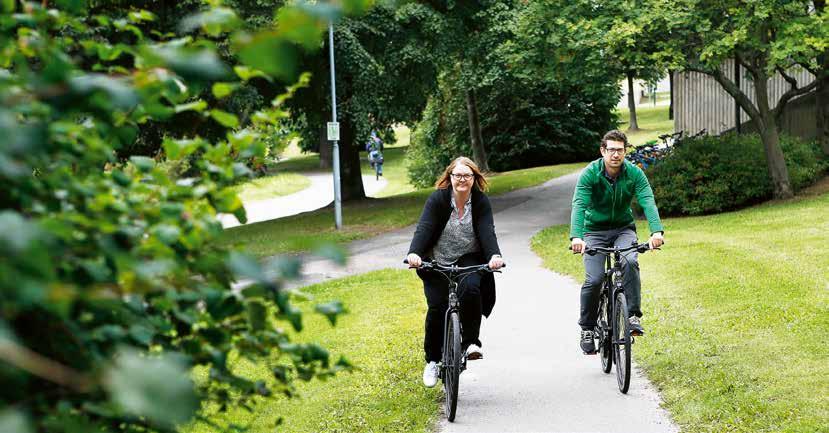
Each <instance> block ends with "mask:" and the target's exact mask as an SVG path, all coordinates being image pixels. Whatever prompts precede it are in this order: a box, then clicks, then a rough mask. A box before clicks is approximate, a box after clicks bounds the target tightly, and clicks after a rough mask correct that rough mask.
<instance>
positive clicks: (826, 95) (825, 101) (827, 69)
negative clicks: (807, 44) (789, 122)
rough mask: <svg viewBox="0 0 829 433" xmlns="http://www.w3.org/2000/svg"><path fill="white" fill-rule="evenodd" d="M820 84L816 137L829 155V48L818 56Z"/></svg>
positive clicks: (817, 95)
mask: <svg viewBox="0 0 829 433" xmlns="http://www.w3.org/2000/svg"><path fill="white" fill-rule="evenodd" d="M818 65H819V67H818V74H819V75H818V77H817V80H819V81H818V85H817V89H816V90H815V107H816V111H815V120H816V123H815V133H816V135H815V137H816V138H817V140H818V142H820V145H821V147H822V148H823V154H824V155H826V156H829V50H826V51H825V52H824V53H823V55H822V56H818ZM820 75H822V77H821V76H820Z"/></svg>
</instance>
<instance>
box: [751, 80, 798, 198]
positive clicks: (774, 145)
mask: <svg viewBox="0 0 829 433" xmlns="http://www.w3.org/2000/svg"><path fill="white" fill-rule="evenodd" d="M759 71H763V69H759ZM753 75H754V92H755V100H756V101H757V109H758V111H759V113H760V118H759V119H754V123H755V125H756V127H757V131H759V132H760V139H761V140H762V141H763V149H764V150H765V152H766V165H767V167H768V170H769V176H770V177H771V183H772V187H773V191H774V198H776V199H783V198H790V197H792V196H793V195H794V193H793V192H792V185H791V182H790V180H789V169H788V168H787V167H786V160H785V159H784V158H783V150H782V149H781V148H780V131H779V130H778V126H777V122H776V120H775V118H774V113H773V112H772V111H771V109H769V103H768V101H769V96H768V76H766V74H765V73H764V72H759V73H753Z"/></svg>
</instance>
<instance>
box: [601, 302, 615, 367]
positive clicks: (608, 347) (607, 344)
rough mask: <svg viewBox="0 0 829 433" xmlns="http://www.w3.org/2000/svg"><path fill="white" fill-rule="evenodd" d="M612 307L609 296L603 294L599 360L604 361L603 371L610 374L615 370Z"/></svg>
mask: <svg viewBox="0 0 829 433" xmlns="http://www.w3.org/2000/svg"><path fill="white" fill-rule="evenodd" d="M608 307H610V305H609V302H608V299H607V295H606V294H602V297H601V299H600V301H599V323H598V328H599V336H598V340H599V359H600V360H601V361H602V371H603V372H605V373H610V370H611V369H612V368H613V355H612V353H613V347H612V346H613V345H612V344H611V341H612V337H611V335H610V324H611V323H612V322H611V319H610V308H608Z"/></svg>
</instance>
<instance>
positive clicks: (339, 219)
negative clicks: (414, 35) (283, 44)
mask: <svg viewBox="0 0 829 433" xmlns="http://www.w3.org/2000/svg"><path fill="white" fill-rule="evenodd" d="M328 58H329V62H330V64H331V121H332V122H336V121H337V87H336V82H335V81H334V22H333V21H329V22H328ZM333 145H334V151H333V152H332V153H333V158H334V224H335V225H336V227H337V230H339V229H341V228H342V227H343V207H342V199H341V195H340V146H339V143H338V141H337V140H334V142H333Z"/></svg>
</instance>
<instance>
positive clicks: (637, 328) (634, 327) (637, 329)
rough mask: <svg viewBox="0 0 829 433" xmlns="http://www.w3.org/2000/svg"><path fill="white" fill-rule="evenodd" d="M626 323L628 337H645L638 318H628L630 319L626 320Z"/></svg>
mask: <svg viewBox="0 0 829 433" xmlns="http://www.w3.org/2000/svg"><path fill="white" fill-rule="evenodd" d="M628 322H629V323H630V335H633V336H639V335H645V329H644V328H642V322H641V321H640V320H639V318H638V317H636V316H630V319H628Z"/></svg>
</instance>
